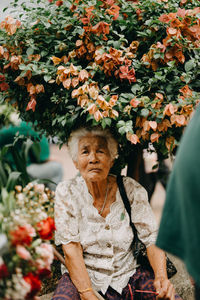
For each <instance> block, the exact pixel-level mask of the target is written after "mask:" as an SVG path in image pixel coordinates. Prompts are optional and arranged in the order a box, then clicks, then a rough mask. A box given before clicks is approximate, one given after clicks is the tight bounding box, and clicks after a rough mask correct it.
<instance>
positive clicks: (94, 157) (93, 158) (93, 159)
mask: <svg viewBox="0 0 200 300" xmlns="http://www.w3.org/2000/svg"><path fill="white" fill-rule="evenodd" d="M97 161H98V158H97V153H96V152H95V151H92V152H91V153H90V162H91V163H94V162H97Z"/></svg>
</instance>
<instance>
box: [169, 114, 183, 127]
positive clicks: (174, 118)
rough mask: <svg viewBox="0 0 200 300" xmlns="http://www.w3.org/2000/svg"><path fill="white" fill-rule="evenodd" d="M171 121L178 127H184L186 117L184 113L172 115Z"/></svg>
mask: <svg viewBox="0 0 200 300" xmlns="http://www.w3.org/2000/svg"><path fill="white" fill-rule="evenodd" d="M170 120H171V123H172V124H175V125H176V127H182V126H184V125H186V123H187V122H186V119H185V116H184V115H175V114H174V115H172V116H171V117H170Z"/></svg>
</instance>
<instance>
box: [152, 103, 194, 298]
mask: <svg viewBox="0 0 200 300" xmlns="http://www.w3.org/2000/svg"><path fill="white" fill-rule="evenodd" d="M156 245H157V246H158V247H160V248H161V249H163V250H165V251H167V252H169V253H172V254H173V255H175V256H177V257H179V258H180V259H182V260H183V262H184V263H185V265H186V268H187V270H188V273H189V274H190V275H191V276H192V278H193V279H194V281H195V295H196V300H197V299H198V300H199V299H200V250H199V249H200V106H198V107H197V109H196V112H195V114H194V116H193V118H192V119H191V121H190V123H189V125H188V127H187V128H186V130H185V132H184V134H183V137H182V140H181V143H180V146H179V148H178V151H177V155H176V158H175V163H174V166H173V169H172V173H171V176H170V179H169V183H168V186H167V194H166V202H165V205H164V209H163V215H162V219H161V223H160V229H159V233H158V238H157V242H156Z"/></svg>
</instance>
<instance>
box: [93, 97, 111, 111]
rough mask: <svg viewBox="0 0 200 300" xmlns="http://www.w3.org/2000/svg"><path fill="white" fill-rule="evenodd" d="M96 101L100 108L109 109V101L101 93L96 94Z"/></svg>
mask: <svg viewBox="0 0 200 300" xmlns="http://www.w3.org/2000/svg"><path fill="white" fill-rule="evenodd" d="M96 103H97V104H98V105H99V106H100V108H101V109H102V110H109V108H110V106H109V103H108V102H107V101H106V100H105V99H104V97H103V96H101V95H99V96H98V98H97V100H96Z"/></svg>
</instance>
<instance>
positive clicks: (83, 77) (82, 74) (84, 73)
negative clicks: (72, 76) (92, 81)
mask: <svg viewBox="0 0 200 300" xmlns="http://www.w3.org/2000/svg"><path fill="white" fill-rule="evenodd" d="M78 78H79V80H80V81H81V82H82V81H85V80H87V79H88V78H89V74H88V72H87V71H86V70H81V71H80V73H79V75H78Z"/></svg>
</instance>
